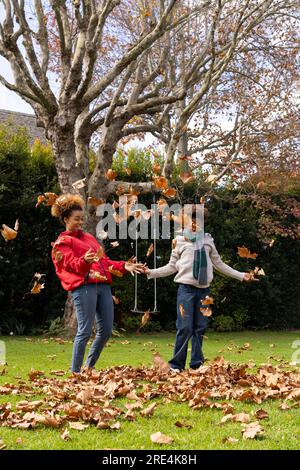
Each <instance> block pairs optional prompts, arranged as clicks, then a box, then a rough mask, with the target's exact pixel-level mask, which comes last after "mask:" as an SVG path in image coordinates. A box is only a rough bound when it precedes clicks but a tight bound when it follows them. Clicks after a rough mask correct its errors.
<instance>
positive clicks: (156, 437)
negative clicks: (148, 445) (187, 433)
mask: <svg viewBox="0 0 300 470" xmlns="http://www.w3.org/2000/svg"><path fill="white" fill-rule="evenodd" d="M150 437H151V441H152V442H154V443H155V444H172V442H173V440H174V439H173V438H172V437H170V436H166V435H165V434H162V433H161V432H160V431H159V432H156V433H154V434H151V436H150Z"/></svg>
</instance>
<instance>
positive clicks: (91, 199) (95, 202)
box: [88, 197, 105, 207]
mask: <svg viewBox="0 0 300 470" xmlns="http://www.w3.org/2000/svg"><path fill="white" fill-rule="evenodd" d="M104 203H105V201H104V200H103V199H98V198H96V197H88V204H90V205H91V206H95V207H98V206H101V204H104Z"/></svg>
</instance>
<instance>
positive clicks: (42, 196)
mask: <svg viewBox="0 0 300 470" xmlns="http://www.w3.org/2000/svg"><path fill="white" fill-rule="evenodd" d="M43 201H46V197H45V196H44V195H43V194H40V195H39V196H38V198H37V203H36V205H35V207H38V206H39V205H40V204H42V202H43Z"/></svg>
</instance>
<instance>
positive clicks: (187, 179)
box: [179, 171, 195, 184]
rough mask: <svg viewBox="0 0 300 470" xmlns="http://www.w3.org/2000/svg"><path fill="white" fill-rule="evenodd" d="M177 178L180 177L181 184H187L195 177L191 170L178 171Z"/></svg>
mask: <svg viewBox="0 0 300 470" xmlns="http://www.w3.org/2000/svg"><path fill="white" fill-rule="evenodd" d="M179 178H180V179H181V181H182V182H183V184H188V183H191V182H192V181H195V177H194V175H193V173H192V172H191V171H188V172H185V173H180V175H179Z"/></svg>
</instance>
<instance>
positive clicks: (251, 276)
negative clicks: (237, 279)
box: [243, 272, 259, 282]
mask: <svg viewBox="0 0 300 470" xmlns="http://www.w3.org/2000/svg"><path fill="white" fill-rule="evenodd" d="M243 281H245V282H252V281H257V282H259V279H256V278H255V277H254V273H251V272H250V273H245V274H244V278H243Z"/></svg>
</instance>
